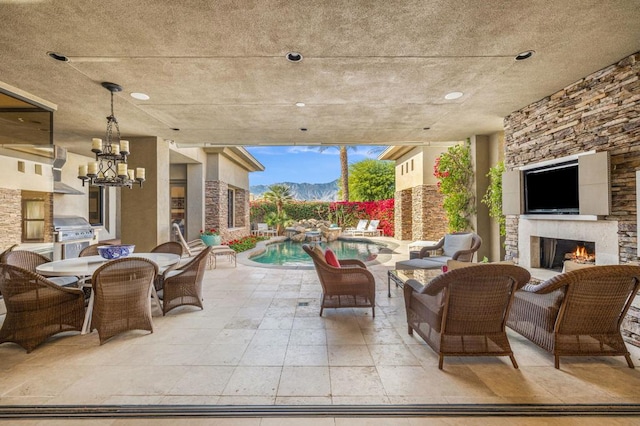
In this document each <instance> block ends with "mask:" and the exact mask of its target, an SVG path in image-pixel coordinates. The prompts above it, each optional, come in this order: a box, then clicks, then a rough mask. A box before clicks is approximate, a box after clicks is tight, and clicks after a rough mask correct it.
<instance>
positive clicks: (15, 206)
mask: <svg viewBox="0 0 640 426" xmlns="http://www.w3.org/2000/svg"><path fill="white" fill-rule="evenodd" d="M21 192H22V191H20V190H19V189H7V188H0V229H2V232H0V252H2V251H4V250H6V249H8V248H9V247H11V246H12V245H14V244H18V243H20V241H21V239H22V208H21V203H20V202H21V197H22V195H21Z"/></svg>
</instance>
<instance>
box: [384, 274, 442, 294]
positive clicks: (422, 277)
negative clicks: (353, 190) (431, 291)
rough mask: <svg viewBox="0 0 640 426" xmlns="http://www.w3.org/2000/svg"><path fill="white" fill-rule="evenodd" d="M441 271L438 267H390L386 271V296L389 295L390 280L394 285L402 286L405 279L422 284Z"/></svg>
mask: <svg viewBox="0 0 640 426" xmlns="http://www.w3.org/2000/svg"><path fill="white" fill-rule="evenodd" d="M441 272H442V271H441V270H440V269H392V270H390V271H388V272H387V297H391V281H393V282H394V283H395V284H396V287H401V288H403V287H404V283H405V282H406V281H407V280H410V279H414V280H417V281H420V282H421V283H423V284H424V283H427V282H429V281H431V279H432V278H434V277H436V276H438V275H440V273H441Z"/></svg>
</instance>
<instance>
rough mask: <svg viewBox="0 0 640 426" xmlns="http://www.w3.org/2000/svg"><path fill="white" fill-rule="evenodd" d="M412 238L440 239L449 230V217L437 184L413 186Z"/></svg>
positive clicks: (415, 239)
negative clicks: (443, 206)
mask: <svg viewBox="0 0 640 426" xmlns="http://www.w3.org/2000/svg"><path fill="white" fill-rule="evenodd" d="M412 190H413V191H412V195H413V197H412V200H411V202H412V215H411V218H410V220H411V223H412V229H411V239H412V240H414V241H417V240H426V241H438V240H440V238H442V237H443V236H444V234H445V233H446V232H447V217H446V214H445V211H444V209H443V208H442V194H441V193H440V192H438V187H437V185H420V186H416V187H414V188H412Z"/></svg>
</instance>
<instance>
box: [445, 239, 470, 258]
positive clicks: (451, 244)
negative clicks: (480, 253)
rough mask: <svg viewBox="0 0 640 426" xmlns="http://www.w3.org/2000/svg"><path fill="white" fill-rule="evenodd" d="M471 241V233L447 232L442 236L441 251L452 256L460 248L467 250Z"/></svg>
mask: <svg viewBox="0 0 640 426" xmlns="http://www.w3.org/2000/svg"><path fill="white" fill-rule="evenodd" d="M472 242H473V235H471V234H458V235H454V234H447V235H445V237H444V246H443V250H444V253H442V254H443V255H444V256H449V257H452V256H453V255H454V254H455V253H456V252H458V251H460V250H469V249H470V248H471V243H472Z"/></svg>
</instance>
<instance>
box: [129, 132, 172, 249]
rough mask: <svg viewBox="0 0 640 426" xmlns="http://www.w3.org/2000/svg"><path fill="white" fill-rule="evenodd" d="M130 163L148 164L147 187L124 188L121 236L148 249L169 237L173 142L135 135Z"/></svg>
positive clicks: (133, 164)
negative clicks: (170, 149)
mask: <svg viewBox="0 0 640 426" xmlns="http://www.w3.org/2000/svg"><path fill="white" fill-rule="evenodd" d="M130 146H131V155H130V156H129V158H128V161H127V162H128V163H129V167H133V168H137V167H144V168H145V171H146V181H145V182H144V184H143V187H142V188H140V187H138V186H137V185H136V186H134V187H133V189H128V188H122V189H120V195H121V197H120V200H121V202H120V221H121V233H120V235H121V240H122V242H123V243H128V244H135V245H136V251H137V252H146V251H149V250H151V249H152V248H153V247H155V246H156V245H158V244H160V243H163V242H166V241H169V239H170V229H171V221H170V218H171V215H170V192H169V176H170V172H169V143H168V142H165V141H164V140H163V139H160V138H157V137H146V138H131V139H130Z"/></svg>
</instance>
